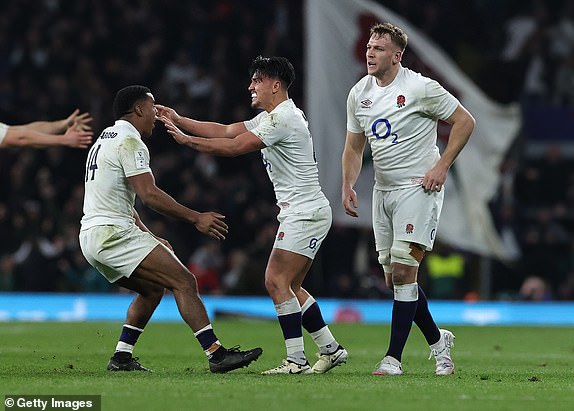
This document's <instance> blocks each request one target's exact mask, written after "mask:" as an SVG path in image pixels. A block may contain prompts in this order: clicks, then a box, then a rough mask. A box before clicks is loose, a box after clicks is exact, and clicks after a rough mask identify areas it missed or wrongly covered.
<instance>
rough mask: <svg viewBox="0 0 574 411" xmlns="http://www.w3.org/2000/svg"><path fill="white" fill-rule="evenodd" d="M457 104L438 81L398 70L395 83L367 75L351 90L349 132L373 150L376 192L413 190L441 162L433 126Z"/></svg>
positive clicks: (348, 104)
mask: <svg viewBox="0 0 574 411" xmlns="http://www.w3.org/2000/svg"><path fill="white" fill-rule="evenodd" d="M458 105H459V101H458V100H457V99H456V98H455V97H454V96H453V95H452V94H450V93H449V92H448V91H446V90H445V89H444V88H443V87H442V86H441V85H440V84H439V83H438V82H436V81H435V80H432V79H430V78H428V77H424V76H422V75H421V74H419V73H416V72H414V71H412V70H410V69H407V68H404V67H402V66H401V67H400V69H399V72H398V74H397V76H396V77H395V79H394V80H393V82H392V83H391V84H389V85H388V86H386V87H380V86H378V85H377V82H376V79H375V77H373V76H371V75H366V76H365V77H363V78H362V79H361V80H359V82H358V83H357V84H355V86H353V88H352V89H351V91H350V92H349V96H348V98H347V130H348V131H350V132H352V133H362V132H364V133H365V136H366V137H367V140H368V141H369V144H370V146H371V152H372V155H373V166H374V170H375V188H376V189H378V190H394V189H397V188H399V187H405V186H417V185H420V184H421V183H422V178H423V177H424V175H425V174H426V172H427V171H428V170H430V169H431V168H432V167H433V166H434V165H435V164H436V162H437V161H438V159H439V158H440V154H439V150H438V147H437V145H436V140H437V123H438V120H439V119H441V120H444V119H447V118H448V117H450V115H451V114H452V113H454V111H455V109H456V108H457V107H458Z"/></svg>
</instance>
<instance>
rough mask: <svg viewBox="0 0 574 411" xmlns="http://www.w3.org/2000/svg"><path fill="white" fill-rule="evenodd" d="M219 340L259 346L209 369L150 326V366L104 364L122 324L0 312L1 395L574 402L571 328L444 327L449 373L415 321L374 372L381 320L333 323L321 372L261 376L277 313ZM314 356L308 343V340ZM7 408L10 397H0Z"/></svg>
mask: <svg viewBox="0 0 574 411" xmlns="http://www.w3.org/2000/svg"><path fill="white" fill-rule="evenodd" d="M214 328H215V330H216V333H217V335H218V337H219V339H220V340H221V341H222V342H223V344H225V345H226V346H232V345H235V344H240V345H241V346H242V347H243V348H251V347H255V346H261V347H263V350H264V352H263V355H262V357H261V358H260V359H259V360H258V361H257V362H255V363H253V364H252V365H251V366H250V367H248V368H243V369H240V370H236V371H233V372H230V373H228V374H211V373H210V372H209V371H208V365H207V360H206V358H205V355H204V354H203V352H202V350H201V348H200V346H199V343H198V342H197V340H196V339H195V338H194V337H193V334H192V333H191V331H190V330H189V329H188V328H187V327H186V326H185V325H184V324H183V323H174V324H172V323H154V322H153V320H152V322H151V323H150V324H149V325H148V327H147V329H146V331H145V333H144V334H143V335H142V337H141V338H140V341H139V342H138V346H137V347H136V352H135V353H134V354H135V355H136V356H139V357H140V361H141V363H142V364H143V365H145V366H147V367H150V368H152V369H154V370H155V371H156V372H155V373H154V374H148V373H112V372H108V371H105V367H106V364H107V361H108V358H109V357H110V355H111V354H112V352H113V350H114V348H115V344H116V342H117V338H118V337H119V334H120V331H121V323H0V395H1V396H4V395H7V394H12V395H14V394H35V395H40V394H44V395H63V394H85V395H88V394H90V395H101V396H102V410H136V409H137V410H233V411H235V410H247V411H257V410H296V409H301V410H384V409H388V410H392V411H397V410H544V411H557V410H574V329H570V328H542V327H461V326H453V327H447V328H449V329H450V330H451V331H453V332H454V334H455V335H456V340H455V347H454V350H453V359H454V361H455V364H456V367H457V371H456V374H455V375H453V376H446V377H437V376H435V375H434V360H431V361H429V360H427V358H428V355H429V348H428V346H427V345H426V343H425V341H424V338H423V337H422V335H421V334H420V332H419V331H418V329H417V328H416V327H413V330H412V333H411V337H410V339H409V342H408V343H407V347H406V349H405V352H404V355H403V370H404V371H405V374H404V375H403V376H399V377H380V376H373V375H371V371H372V370H373V369H374V368H375V365H376V364H377V362H378V361H379V360H380V359H381V358H382V356H383V355H384V353H385V351H386V348H387V342H388V337H389V326H388V325H386V324H382V325H361V324H334V325H331V329H332V331H333V333H334V334H335V335H336V337H337V338H338V340H339V341H340V342H341V343H342V344H343V345H344V346H345V347H346V348H347V350H348V351H349V362H348V363H347V364H346V365H343V366H341V367H337V368H335V369H334V370H332V371H331V372H330V373H328V374H325V375H301V376H299V375H281V376H263V375H261V374H260V373H261V371H264V370H266V369H268V368H271V367H275V366H277V365H279V364H280V362H281V359H282V358H283V357H284V355H285V348H284V343H283V339H282V336H281V331H280V329H279V325H278V323H277V322H274V321H250V320H241V319H217V320H216V321H214ZM305 346H306V348H307V355H308V358H309V360H310V361H313V359H314V352H315V351H316V349H315V345H314V343H313V342H312V340H311V339H310V338H307V336H306V340H305ZM6 409H8V408H6Z"/></svg>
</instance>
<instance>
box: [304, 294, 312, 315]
mask: <svg viewBox="0 0 574 411" xmlns="http://www.w3.org/2000/svg"><path fill="white" fill-rule="evenodd" d="M314 302H315V299H314V298H313V296H311V295H310V296H309V298H307V299H306V300H305V302H304V303H303V305H302V306H301V313H303V314H305V311H307V309H308V308H309V307H311V306H312V305H313V303H314Z"/></svg>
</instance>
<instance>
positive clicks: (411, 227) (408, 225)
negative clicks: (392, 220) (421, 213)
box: [405, 224, 415, 234]
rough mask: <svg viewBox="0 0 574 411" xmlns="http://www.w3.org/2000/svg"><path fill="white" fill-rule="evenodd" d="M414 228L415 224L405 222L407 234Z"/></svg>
mask: <svg viewBox="0 0 574 411" xmlns="http://www.w3.org/2000/svg"><path fill="white" fill-rule="evenodd" d="M414 229H415V226H414V225H412V224H407V226H406V228H405V231H406V232H407V234H412V233H413V230H414Z"/></svg>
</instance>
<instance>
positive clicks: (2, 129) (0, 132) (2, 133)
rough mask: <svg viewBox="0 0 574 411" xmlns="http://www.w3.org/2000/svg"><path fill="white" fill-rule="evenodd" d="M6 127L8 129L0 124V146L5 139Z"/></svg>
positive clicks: (6, 125)
mask: <svg viewBox="0 0 574 411" xmlns="http://www.w3.org/2000/svg"><path fill="white" fill-rule="evenodd" d="M8 127H9V126H8V124H4V123H0V144H2V142H3V141H4V138H6V133H7V132H8Z"/></svg>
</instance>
